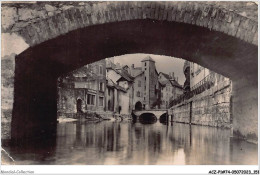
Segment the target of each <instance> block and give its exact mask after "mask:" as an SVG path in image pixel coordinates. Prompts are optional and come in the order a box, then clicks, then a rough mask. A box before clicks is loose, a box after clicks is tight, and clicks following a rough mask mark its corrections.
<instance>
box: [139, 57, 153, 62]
mask: <svg viewBox="0 0 260 175" xmlns="http://www.w3.org/2000/svg"><path fill="white" fill-rule="evenodd" d="M143 61H152V62H155V61H154V60H153V59H152V58H151V57H150V56H147V57H145V58H144V59H143V60H142V61H141V62H143Z"/></svg>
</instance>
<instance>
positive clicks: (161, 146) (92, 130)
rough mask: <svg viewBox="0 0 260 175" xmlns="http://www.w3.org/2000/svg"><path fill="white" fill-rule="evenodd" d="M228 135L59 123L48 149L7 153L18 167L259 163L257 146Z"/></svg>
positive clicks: (184, 128) (196, 129) (157, 126)
mask: <svg viewBox="0 0 260 175" xmlns="http://www.w3.org/2000/svg"><path fill="white" fill-rule="evenodd" d="M229 136H230V131H229V130H224V129H217V128H213V127H203V126H194V125H186V124H178V123H172V124H170V125H164V124H161V123H160V122H159V121H157V122H156V123H154V124H149V125H147V124H142V123H139V122H137V123H133V122H130V121H129V122H128V121H122V122H116V121H115V122H112V121H105V122H97V123H95V122H73V123H60V124H58V126H57V137H56V141H48V142H46V141H45V142H42V144H44V145H45V146H44V147H34V149H30V152H28V151H27V152H26V151H24V150H23V149H19V150H17V149H14V148H8V149H9V151H10V153H11V154H12V155H13V157H14V159H15V160H16V163H17V164H84V165H85V164H137V165H138V164H257V145H254V144H250V143H247V142H243V141H237V140H233V139H230V137H229ZM53 142H55V144H53ZM33 144H34V143H32V145H33ZM35 145H38V143H37V144H35ZM241 148H242V149H241ZM47 152H49V153H47Z"/></svg>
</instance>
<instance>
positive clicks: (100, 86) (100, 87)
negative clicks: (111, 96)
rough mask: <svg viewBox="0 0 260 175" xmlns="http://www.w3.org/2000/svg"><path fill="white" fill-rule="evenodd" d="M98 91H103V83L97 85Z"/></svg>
mask: <svg viewBox="0 0 260 175" xmlns="http://www.w3.org/2000/svg"><path fill="white" fill-rule="evenodd" d="M99 90H100V91H104V83H102V82H100V83H99Z"/></svg>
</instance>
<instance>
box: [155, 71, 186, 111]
mask: <svg viewBox="0 0 260 175" xmlns="http://www.w3.org/2000/svg"><path fill="white" fill-rule="evenodd" d="M159 82H160V84H161V86H162V88H161V101H162V104H161V107H162V108H164V109H165V108H168V106H169V103H170V101H172V100H174V99H176V98H177V97H178V96H180V95H181V94H183V88H182V86H181V85H180V84H179V83H178V82H177V78H176V77H174V73H170V74H169V75H168V74H165V73H163V72H160V73H159Z"/></svg>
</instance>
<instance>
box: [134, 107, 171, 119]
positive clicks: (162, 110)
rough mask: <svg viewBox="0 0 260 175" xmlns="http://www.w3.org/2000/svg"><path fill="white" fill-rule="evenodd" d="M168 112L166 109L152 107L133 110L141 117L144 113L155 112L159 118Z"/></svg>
mask: <svg viewBox="0 0 260 175" xmlns="http://www.w3.org/2000/svg"><path fill="white" fill-rule="evenodd" d="M166 112H167V110H166V109H156V110H155V109H154V110H153V109H151V110H143V111H133V113H134V114H135V115H136V116H137V118H139V117H140V116H141V115H142V114H145V113H146V114H149V113H151V114H154V115H155V117H156V118H157V120H159V119H160V117H161V116H162V115H163V114H165V113H166Z"/></svg>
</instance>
